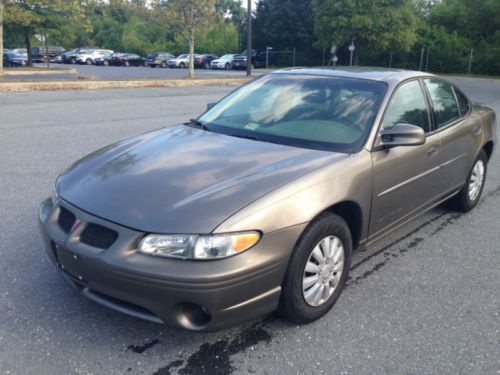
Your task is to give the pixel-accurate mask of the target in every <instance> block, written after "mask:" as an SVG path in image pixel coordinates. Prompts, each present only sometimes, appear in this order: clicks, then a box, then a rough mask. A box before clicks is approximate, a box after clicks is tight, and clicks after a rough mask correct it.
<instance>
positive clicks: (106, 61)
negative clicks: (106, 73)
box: [94, 52, 120, 66]
mask: <svg viewBox="0 0 500 375" xmlns="http://www.w3.org/2000/svg"><path fill="white" fill-rule="evenodd" d="M114 54H115V53H112V52H108V53H106V54H104V55H101V56H98V57H96V58H95V59H94V64H95V65H104V66H109V65H111V59H112V58H113V55H114ZM116 54H117V55H118V54H120V53H116Z"/></svg>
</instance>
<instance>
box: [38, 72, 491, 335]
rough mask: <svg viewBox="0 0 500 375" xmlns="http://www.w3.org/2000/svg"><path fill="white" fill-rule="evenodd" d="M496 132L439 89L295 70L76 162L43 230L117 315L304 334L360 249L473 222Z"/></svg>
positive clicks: (425, 79) (429, 82)
mask: <svg viewBox="0 0 500 375" xmlns="http://www.w3.org/2000/svg"><path fill="white" fill-rule="evenodd" d="M496 132H497V129H496V117H495V113H494V112H493V110H492V109H490V108H487V107H485V106H483V105H476V104H472V103H471V102H470V100H469V99H468V98H467V97H466V96H465V95H464V94H463V93H462V91H460V90H459V89H458V88H457V87H455V86H454V85H453V83H451V82H449V81H447V80H445V79H442V78H440V77H437V76H435V75H432V74H429V73H423V72H414V71H404V70H395V69H385V70H384V69H368V68H367V69H361V68H358V69H345V70H342V69H338V68H337V69H336V70H329V69H305V68H304V69H299V68H296V69H285V70H281V71H278V72H275V73H272V74H268V75H265V76H263V77H260V78H258V79H256V80H255V81H252V82H250V83H248V84H246V85H244V86H242V87H240V88H239V89H237V90H235V91H233V92H232V93H231V94H229V95H228V96H226V97H225V98H224V99H222V100H221V101H219V102H218V103H216V104H215V105H213V106H210V109H208V110H207V111H206V112H205V113H204V114H203V115H202V116H200V117H199V118H198V119H193V120H191V121H190V122H187V123H185V124H179V125H174V126H168V127H164V128H161V129H158V130H154V131H151V132H148V133H144V134H140V135H138V136H135V137H131V138H129V139H125V140H122V141H120V142H118V143H116V144H114V145H111V146H108V147H105V148H103V149H101V150H100V151H97V152H94V153H92V154H91V155H89V156H87V157H85V158H83V159H81V160H80V161H79V162H76V163H74V164H72V165H71V167H69V168H68V169H66V170H65V172H64V173H63V174H62V175H60V176H59V177H58V179H57V181H56V183H55V192H54V195H53V197H52V198H48V199H47V200H45V201H44V202H43V203H42V204H41V206H40V209H39V215H38V217H39V223H40V228H41V232H42V235H43V239H44V243H45V248H46V252H47V254H48V256H49V258H50V259H51V260H52V262H53V263H54V265H55V266H57V268H58V269H59V271H60V272H61V273H62V274H63V275H64V276H65V278H66V279H67V280H68V281H69V282H70V283H71V284H73V285H74V286H76V287H77V289H78V290H79V291H81V293H82V294H83V295H84V296H86V297H88V298H90V299H92V300H94V301H95V302H98V303H101V304H103V305H105V306H107V307H110V308H114V309H116V310H118V311H121V312H124V313H127V314H130V315H133V316H136V317H140V318H144V319H148V320H150V321H155V322H163V323H168V324H172V325H175V326H177V327H182V328H185V329H190V330H196V331H200V330H214V329H220V328H222V327H226V326H230V325H234V324H236V323H239V322H242V321H245V320H250V319H254V318H257V317H259V316H261V315H265V314H268V313H270V312H272V311H273V310H275V309H276V308H278V310H279V312H280V313H281V314H282V315H283V316H284V317H286V318H288V319H289V320H291V321H293V322H296V323H308V322H312V321H314V320H315V319H318V318H320V317H321V316H323V315H324V314H326V313H327V312H328V311H329V310H330V309H331V308H332V306H333V304H334V303H335V301H336V300H337V298H338V297H339V295H340V293H341V291H342V289H343V287H344V285H345V282H346V280H347V278H348V273H349V268H350V262H351V255H352V252H353V250H355V249H357V248H363V247H366V246H369V245H370V244H371V243H373V242H374V241H376V240H377V239H379V238H380V237H382V236H383V235H385V234H388V233H390V232H391V231H392V230H394V229H395V228H398V227H400V226H401V225H403V224H404V223H407V222H408V221H410V220H411V219H413V218H415V217H417V216H419V215H420V214H422V213H423V212H425V211H427V210H429V209H431V208H432V207H435V206H437V205H439V204H441V203H443V202H447V204H448V205H449V207H452V208H453V209H456V210H459V211H464V212H466V211H469V210H471V209H473V208H474V207H475V206H476V204H477V203H478V202H479V200H480V197H481V192H482V189H483V186H484V182H485V178H486V172H487V165H488V160H490V158H491V156H492V153H493V150H494V146H495V143H496ZM131 197H133V199H131Z"/></svg>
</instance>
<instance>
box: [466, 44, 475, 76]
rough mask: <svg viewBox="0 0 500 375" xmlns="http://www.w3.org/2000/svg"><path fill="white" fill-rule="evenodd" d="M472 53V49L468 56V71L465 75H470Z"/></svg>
mask: <svg viewBox="0 0 500 375" xmlns="http://www.w3.org/2000/svg"><path fill="white" fill-rule="evenodd" d="M473 51H474V50H473V49H471V50H470V55H469V69H468V70H467V74H470V70H471V68H472V52H473Z"/></svg>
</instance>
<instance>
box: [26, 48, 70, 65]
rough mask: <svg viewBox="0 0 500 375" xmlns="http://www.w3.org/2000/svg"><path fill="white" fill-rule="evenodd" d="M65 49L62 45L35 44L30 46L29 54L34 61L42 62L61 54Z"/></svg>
mask: <svg viewBox="0 0 500 375" xmlns="http://www.w3.org/2000/svg"><path fill="white" fill-rule="evenodd" d="M65 51H66V50H65V49H64V48H63V47H59V46H47V47H45V46H37V47H33V48H31V55H32V59H33V61H34V62H42V61H47V60H48V59H51V58H53V57H55V56H59V55H62V54H63V53H64V52H65Z"/></svg>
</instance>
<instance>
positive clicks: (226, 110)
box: [198, 74, 387, 152]
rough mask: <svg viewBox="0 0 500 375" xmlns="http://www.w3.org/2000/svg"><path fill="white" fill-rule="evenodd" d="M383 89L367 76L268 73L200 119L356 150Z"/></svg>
mask: <svg viewBox="0 0 500 375" xmlns="http://www.w3.org/2000/svg"><path fill="white" fill-rule="evenodd" d="M386 90H387V86H386V84H384V83H381V82H376V81H369V80H360V79H350V78H340V77H327V76H313V75H295V74H271V75H268V76H265V77H263V78H261V79H259V80H257V81H254V82H251V83H249V84H247V85H245V86H243V87H241V88H240V89H238V90H236V91H234V92H233V93H231V94H229V95H228V96H227V97H225V98H224V99H223V100H221V101H220V102H219V103H217V104H216V105H215V106H214V107H212V108H211V109H210V110H209V111H207V112H206V113H205V114H203V115H202V116H201V117H200V118H199V119H198V120H199V121H201V122H202V123H204V125H205V127H206V128H207V129H208V130H211V131H215V132H220V133H224V134H228V135H233V136H239V137H248V138H253V139H256V140H261V141H268V142H274V143H280V144H284V145H290V146H298V147H306V148H315V149H326V150H333V151H341V152H357V151H359V149H360V148H361V147H362V146H363V144H364V142H365V141H366V137H367V136H368V133H369V131H370V129H371V126H372V123H373V121H374V118H375V116H376V114H377V112H378V110H379V107H380V104H381V102H382V99H383V98H384V95H385V92H386Z"/></svg>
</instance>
